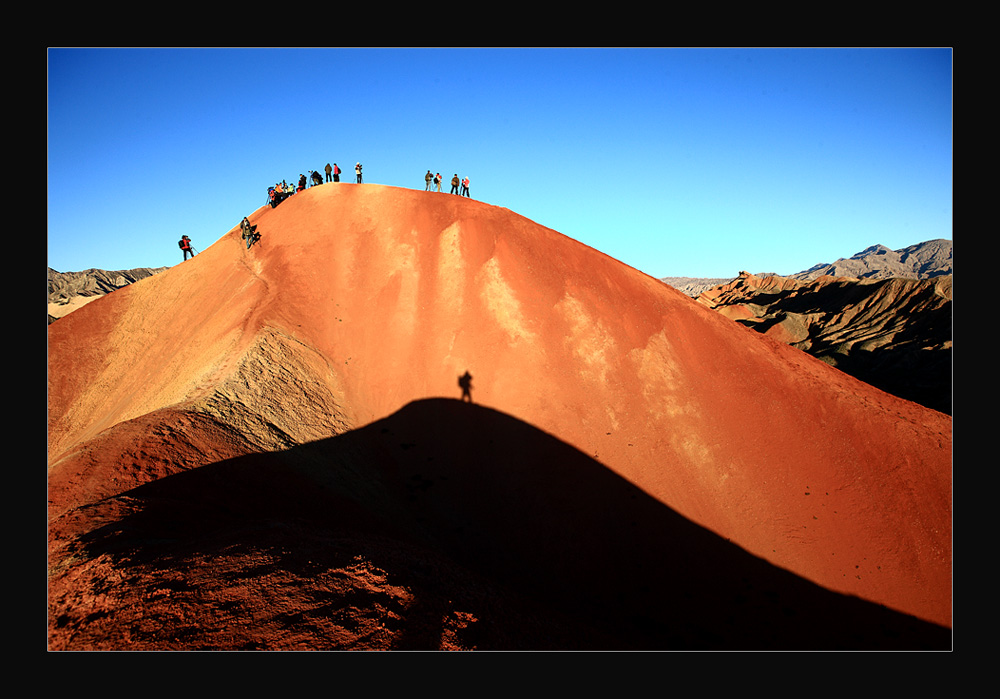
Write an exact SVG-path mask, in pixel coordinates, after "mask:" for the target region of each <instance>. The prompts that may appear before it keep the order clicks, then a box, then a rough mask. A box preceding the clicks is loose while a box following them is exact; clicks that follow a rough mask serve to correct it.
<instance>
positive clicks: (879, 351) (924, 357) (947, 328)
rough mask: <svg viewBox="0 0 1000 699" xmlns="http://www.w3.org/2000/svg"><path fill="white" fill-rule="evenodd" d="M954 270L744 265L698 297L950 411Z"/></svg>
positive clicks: (839, 364) (800, 346) (882, 384)
mask: <svg viewBox="0 0 1000 699" xmlns="http://www.w3.org/2000/svg"><path fill="white" fill-rule="evenodd" d="M951 300H952V277H951V276H950V275H948V276H943V277H935V278H934V279H926V280H917V279H880V280H872V281H862V280H858V279H853V278H834V277H820V278H819V279H815V280H813V281H809V282H802V281H798V280H796V279H793V278H790V277H775V276H767V277H760V276H755V275H752V274H747V273H745V272H744V273H742V274H741V275H740V276H739V277H738V278H737V279H735V280H733V281H732V282H729V283H728V284H724V285H721V286H719V287H716V288H714V289H711V290H709V291H705V292H703V293H702V294H701V295H700V296H699V297H698V301H699V302H700V303H702V304H704V305H705V306H707V307H709V308H712V309H714V310H716V311H718V312H719V313H721V314H722V315H724V316H726V317H728V318H732V319H733V320H736V321H737V322H739V323H742V324H744V325H746V326H747V327H750V328H753V329H754V330H756V331H758V332H761V333H763V334H765V335H768V336H769V337H772V338H774V339H775V340H778V341H781V342H787V343H788V344H790V345H792V346H793V347H796V348H797V349H801V350H803V351H805V352H808V353H809V354H811V355H813V356H815V357H818V358H819V359H821V360H823V361H824V362H826V363H828V364H830V365H831V366H835V367H837V368H838V369H840V370H841V371H845V372H847V373H849V374H851V375H852V376H855V377H857V378H859V379H861V380H862V381H865V382H866V383H870V384H872V385H873V386H877V387H878V388H880V389H882V390H885V391H888V392H890V393H893V394H894V395H897V396H900V397H902V398H905V399H907V400H913V401H916V402H918V403H920V404H922V405H925V406H927V407H929V408H932V409H934V410H939V411H941V412H945V413H950V412H951V344H952V340H951V337H952V309H951Z"/></svg>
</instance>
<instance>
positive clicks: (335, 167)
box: [333, 163, 340, 182]
mask: <svg viewBox="0 0 1000 699" xmlns="http://www.w3.org/2000/svg"><path fill="white" fill-rule="evenodd" d="M333 181H334V182H340V167H339V166H338V165H337V163H334V164H333Z"/></svg>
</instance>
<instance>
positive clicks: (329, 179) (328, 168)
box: [323, 163, 333, 182]
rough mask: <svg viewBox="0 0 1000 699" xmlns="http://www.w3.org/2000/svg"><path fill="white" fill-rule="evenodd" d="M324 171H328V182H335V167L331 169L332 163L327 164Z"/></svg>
mask: <svg viewBox="0 0 1000 699" xmlns="http://www.w3.org/2000/svg"><path fill="white" fill-rule="evenodd" d="M323 169H324V170H326V181H327V182H333V167H331V165H330V163H327V164H326V167H325V168H323Z"/></svg>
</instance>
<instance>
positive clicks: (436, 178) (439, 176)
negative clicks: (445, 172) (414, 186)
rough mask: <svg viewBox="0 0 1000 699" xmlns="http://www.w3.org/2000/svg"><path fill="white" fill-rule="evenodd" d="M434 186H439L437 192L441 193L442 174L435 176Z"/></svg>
mask: <svg viewBox="0 0 1000 699" xmlns="http://www.w3.org/2000/svg"><path fill="white" fill-rule="evenodd" d="M434 184H435V185H436V186H437V191H439V192H440V191H441V173H440V172H439V173H438V174H436V175H434Z"/></svg>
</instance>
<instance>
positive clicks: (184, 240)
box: [177, 235, 194, 261]
mask: <svg viewBox="0 0 1000 699" xmlns="http://www.w3.org/2000/svg"><path fill="white" fill-rule="evenodd" d="M177 245H179V246H180V249H181V250H183V251H184V260H187V258H188V253H191V257H194V248H192V247H191V239H190V238H188V237H187V236H186V235H182V236H181V239H180V240H178V241H177ZM184 260H182V261H184Z"/></svg>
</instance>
